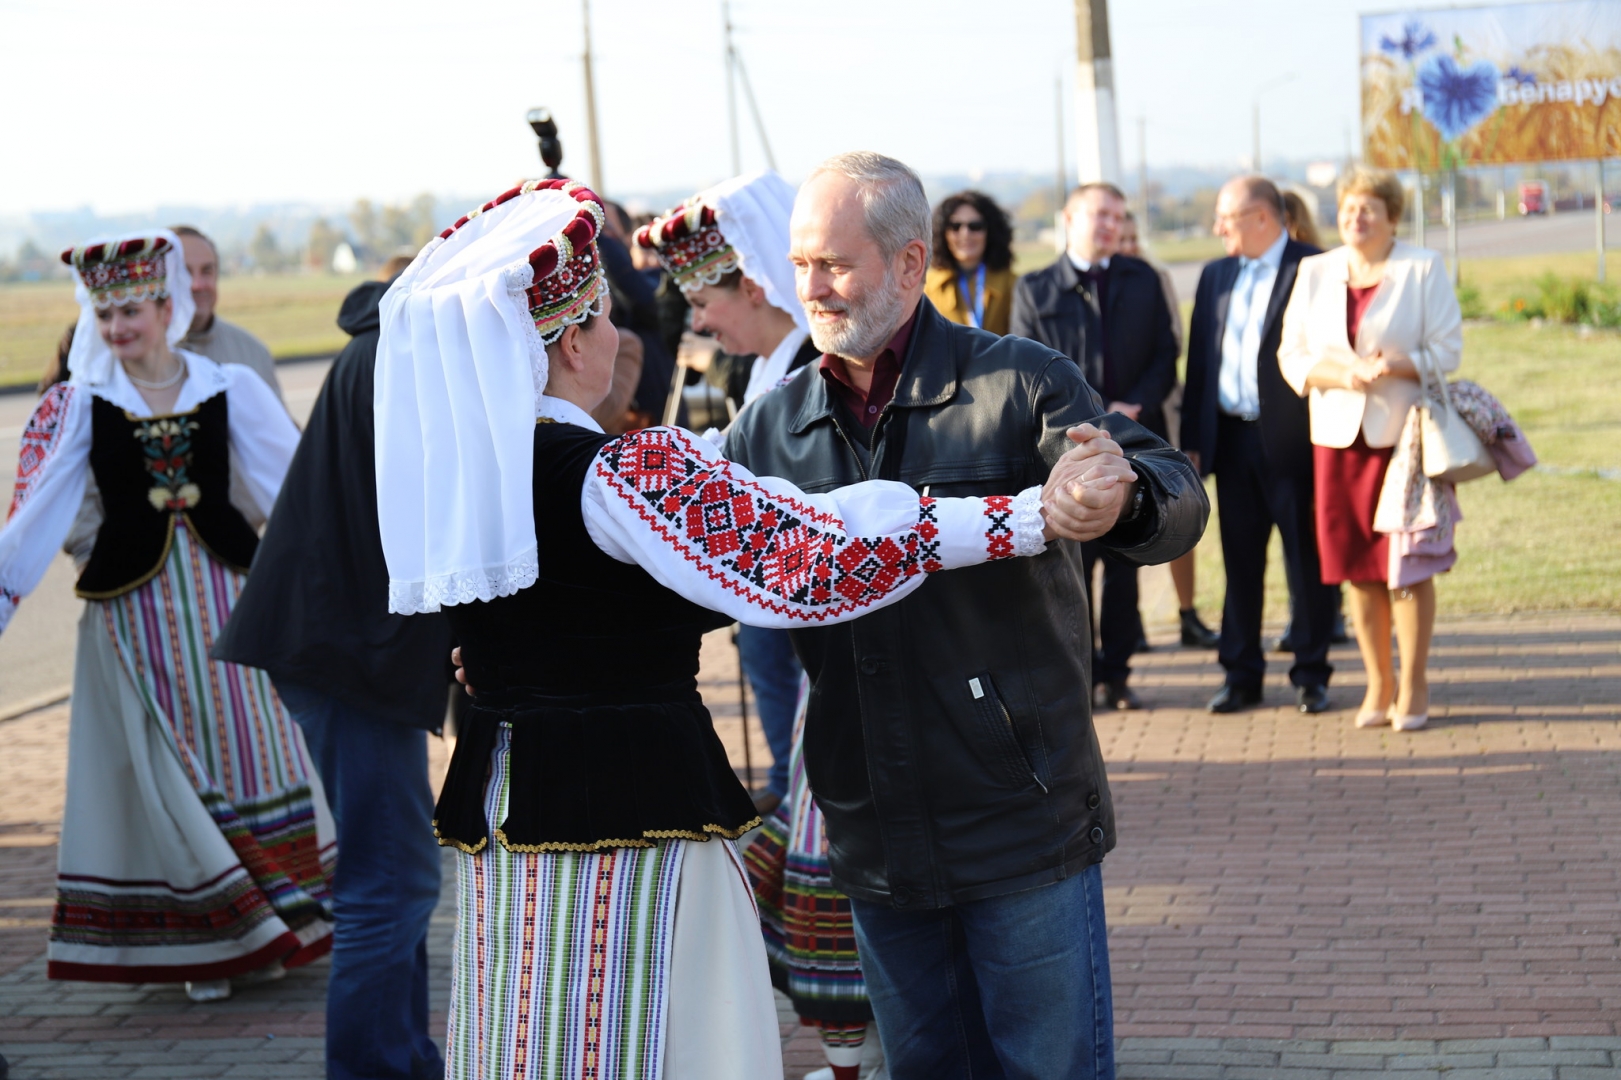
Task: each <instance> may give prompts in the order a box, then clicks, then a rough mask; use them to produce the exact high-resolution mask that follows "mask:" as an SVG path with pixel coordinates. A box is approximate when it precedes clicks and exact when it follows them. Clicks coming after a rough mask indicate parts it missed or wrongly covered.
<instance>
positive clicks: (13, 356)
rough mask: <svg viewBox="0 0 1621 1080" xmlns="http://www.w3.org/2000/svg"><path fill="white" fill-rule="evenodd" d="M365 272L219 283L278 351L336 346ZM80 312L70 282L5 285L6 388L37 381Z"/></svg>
mask: <svg viewBox="0 0 1621 1080" xmlns="http://www.w3.org/2000/svg"><path fill="white" fill-rule="evenodd" d="M362 280H364V279H363V278H361V277H358V276H356V277H336V276H329V275H324V274H309V275H303V274H280V275H270V276H266V277H230V278H226V279H225V280H223V281H221V282H220V290H219V291H220V305H219V311H220V314H221V315H222V316H224V317H225V318H226V319H229V320H230V321H231V322H234V323H237V324H239V325H241V326H243V327H246V328H247V329H248V330H249V331H251V332H252V333H254V334H256V335H258V336H259V338H260V339H261V340H263V341H264V342H265V344H267V345H269V346H270V351H271V352H272V353H274V354H275V355H276V356H300V355H306V354H308V353H319V352H328V351H334V352H335V351H336V350H338V349H341V348H343V346H344V344H345V343H346V342H347V341H348V340H349V336H348V335H347V334H345V333H344V332H343V331H342V330H339V329H338V325H337V322H336V319H337V316H338V305H339V304H341V303H342V302H343V298H344V296H345V295H346V294H347V293H348V292H349V290H350V289H352V288H354V287H355V285H356V284H357V283H358V282H360V281H362ZM78 317H79V306H78V304H76V303H75V302H74V300H73V286H72V285H71V284H69V283H67V282H55V281H53V282H40V283H28V284H20V285H0V386H5V385H16V384H19V383H31V382H34V381H35V380H36V379H38V378H39V375H40V372H41V371H43V370H44V368H45V365H46V363H47V362H49V360H50V359H51V357H53V356H54V355H55V354H56V342H57V339H58V338H60V337H61V336H62V331H63V330H65V329H66V328H67V327H68V326H69V325H71V324H72V323H73V322H75V321H76V320H77V319H78Z"/></svg>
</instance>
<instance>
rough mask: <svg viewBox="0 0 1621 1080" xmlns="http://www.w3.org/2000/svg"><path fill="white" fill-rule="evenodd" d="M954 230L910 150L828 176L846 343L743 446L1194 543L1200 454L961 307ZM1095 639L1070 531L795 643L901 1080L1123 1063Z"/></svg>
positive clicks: (824, 788)
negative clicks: (968, 317) (1104, 873)
mask: <svg viewBox="0 0 1621 1080" xmlns="http://www.w3.org/2000/svg"><path fill="white" fill-rule="evenodd" d="M929 228H930V225H929V205H928V201H927V200H926V199H925V198H924V194H923V187H922V184H921V183H919V181H918V178H917V176H916V174H915V173H913V172H912V170H911V169H909V168H907V167H906V166H905V165H903V164H901V163H900V162H898V161H895V160H893V159H891V158H887V157H883V156H881V155H879V154H873V153H851V154H842V155H840V156H838V157H835V158H832V159H830V160H829V161H826V162H824V163H823V164H822V165H821V166H820V167H819V168H817V169H816V170H815V171H814V172H813V173H812V174H811V176H810V178H809V179H808V180H807V181H806V182H805V185H804V186H803V187H802V188H801V189H800V192H799V196H798V199H797V201H796V203H795V206H794V214H793V219H792V223H791V238H792V244H791V251H790V257H791V258H792V260H793V262H794V266H795V270H796V288H797V290H798V293H799V299H800V300H801V302H803V303H804V305H805V309H806V311H807V313H808V314H809V316H810V320H811V337H812V340H813V341H814V343H815V345H816V347H817V348H818V349H820V350H821V351H822V353H823V355H822V357H821V360H820V362H819V363H815V364H811V365H808V366H807V367H806V368H804V369H802V370H801V372H800V374H799V375H798V376H797V377H795V378H794V379H792V380H791V381H789V382H788V383H787V384H786V385H784V386H783V387H781V388H780V389H778V390H775V391H773V392H771V393H769V394H767V395H766V396H765V397H763V398H760V399H759V400H757V401H756V402H754V403H753V404H752V405H750V406H749V407H748V408H746V409H744V411H743V413H742V414H741V415H740V416H739V418H738V420H737V423H736V424H735V425H734V426H733V427H732V429H731V432H730V434H729V436H728V439H727V443H726V449H727V453H728V455H729V456H730V457H732V458H733V459H734V460H736V461H738V462H739V463H741V464H743V465H745V466H747V467H748V468H750V469H751V470H753V471H754V472H755V473H757V474H759V475H775V476H782V477H786V478H788V479H790V480H792V481H793V482H794V483H796V484H798V485H800V486H801V487H803V488H804V489H805V490H807V491H814V492H822V491H830V490H832V489H833V488H836V487H838V486H840V485H842V484H849V483H855V482H858V481H861V480H866V479H873V478H881V479H889V480H897V481H900V482H902V483H905V484H908V485H910V486H912V487H914V488H916V489H917V490H919V491H921V492H922V493H924V494H925V495H928V494H934V495H940V496H945V495H994V494H998V493H1001V492H1005V491H1019V490H1022V489H1023V488H1025V487H1027V486H1029V485H1032V484H1042V485H1045V487H1044V499H1045V507H1046V512H1047V515H1048V520H1049V522H1057V521H1062V522H1063V524H1064V526H1065V527H1064V528H1062V529H1059V530H1058V531H1060V532H1061V533H1062V534H1063V535H1065V536H1070V537H1074V538H1077V539H1080V540H1094V539H1095V540H1097V541H1098V542H1100V543H1102V544H1103V545H1105V546H1107V547H1108V548H1109V549H1110V550H1112V551H1114V552H1117V553H1118V554H1119V555H1121V556H1122V557H1124V558H1127V559H1131V560H1133V561H1135V562H1139V563H1159V562H1166V561H1169V560H1170V559H1173V558H1175V557H1176V556H1178V555H1180V554H1182V553H1183V552H1185V551H1187V550H1189V549H1191V548H1192V547H1193V545H1194V544H1195V543H1197V541H1198V539H1199V536H1200V534H1201V533H1202V532H1203V530H1204V523H1205V519H1206V517H1207V516H1208V514H1209V503H1208V501H1207V500H1206V498H1205V494H1204V489H1203V488H1202V486H1201V485H1200V484H1199V481H1198V478H1197V477H1196V476H1195V475H1194V472H1193V470H1192V469H1191V468H1190V467H1189V465H1188V463H1187V460H1186V459H1185V458H1183V457H1182V455H1181V454H1180V453H1178V452H1177V451H1175V450H1173V449H1172V448H1170V447H1169V446H1167V445H1166V444H1165V443H1164V442H1163V441H1162V440H1160V439H1158V438H1156V437H1155V436H1154V435H1152V434H1150V433H1149V432H1148V431H1147V430H1145V429H1144V428H1142V427H1140V426H1138V425H1137V424H1136V423H1134V422H1132V421H1130V420H1128V419H1126V418H1125V417H1124V416H1122V415H1119V414H1110V415H1105V413H1104V409H1103V404H1102V402H1101V401H1100V400H1099V399H1098V396H1097V394H1096V393H1095V392H1094V391H1093V389H1092V388H1091V387H1089V386H1087V384H1086V381H1085V379H1084V378H1083V376H1082V375H1081V372H1080V369H1079V368H1077V367H1076V366H1075V364H1073V363H1071V362H1070V361H1069V360H1068V359H1067V358H1065V357H1064V356H1063V355H1062V354H1060V353H1058V352H1055V351H1054V350H1052V349H1049V348H1047V347H1045V346H1043V345H1039V344H1037V343H1035V342H1033V341H1028V340H1025V339H1022V338H1015V337H998V336H996V335H994V334H990V333H986V332H984V331H981V330H976V329H973V328H971V327H967V326H959V325H957V324H955V323H952V322H949V321H948V320H946V319H945V318H944V317H943V316H941V315H940V314H939V313H938V312H937V311H935V310H934V308H933V307H932V306H931V305H930V304H929V303H928V301H927V300H925V299H923V278H924V272H925V270H926V269H927V267H928V264H929V250H930V247H929ZM1066 451H1067V452H1066ZM1009 513H1010V514H1011V513H1013V509H1012V507H1011V505H1010V507H1009ZM923 555H924V558H925V559H926V558H927V557H928V553H927V552H926V551H925V552H924V553H923ZM855 572H856V573H857V574H859V573H860V570H859V569H857V570H856V571H855ZM1089 625H1090V620H1089V619H1088V616H1087V610H1086V590H1085V587H1084V582H1083V579H1082V573H1081V553H1080V545H1079V544H1078V543H1075V542H1073V541H1071V540H1060V541H1054V542H1053V543H1052V544H1050V545H1049V547H1048V550H1047V551H1046V553H1045V554H1042V555H1039V556H1037V557H1035V558H1030V559H1020V560H1007V561H1004V562H998V563H992V564H988V565H986V566H983V567H976V568H973V569H969V570H959V571H949V572H946V573H943V574H941V575H939V577H938V578H937V580H936V581H935V582H934V583H933V584H932V587H931V588H929V589H924V590H920V591H919V592H918V593H916V594H914V595H913V596H911V597H908V598H907V599H906V600H903V601H901V602H900V603H898V604H896V605H894V606H893V607H891V608H889V609H887V610H885V611H882V612H876V613H874V614H872V615H869V616H867V617H866V618H864V619H861V620H858V621H856V622H854V623H851V624H847V625H843V626H837V627H833V626H829V627H820V628H816V629H809V630H798V631H794V632H793V634H794V647H795V650H796V651H797V652H798V654H799V656H800V659H801V660H802V661H803V662H804V664H805V668H806V671H807V672H808V674H809V675H810V678H811V696H810V702H809V706H808V710H809V711H808V715H807V717H806V726H805V735H804V758H805V762H806V768H807V771H808V774H809V777H810V783H811V787H812V790H813V792H814V794H815V795H816V798H817V800H818V802H819V803H820V805H821V808H822V811H823V813H824V815H825V818H826V823H827V834H828V844H829V857H830V861H831V865H832V872H833V878H834V883H835V885H837V887H838V888H839V889H840V890H842V891H843V892H845V893H847V894H848V895H849V896H850V897H851V898H852V901H853V904H854V909H855V919H856V932H857V941H858V944H859V948H860V950H861V957H862V969H863V972H864V974H865V975H866V979H867V985H868V989H869V992H870V994H871V996H872V1004H873V1011H874V1013H875V1014H876V1016H877V1019H878V1026H879V1030H880V1032H881V1034H882V1036H883V1041H884V1046H885V1050H886V1054H887V1056H888V1059H889V1063H890V1070H891V1073H892V1075H893V1076H894V1077H895V1078H896V1080H939V1078H941V1077H967V1076H975V1077H981V1076H984V1077H1010V1078H1013V1077H1017V1078H1029V1080H1036V1078H1040V1080H1058V1078H1070V1077H1073V1078H1083V1077H1084V1078H1091V1077H1110V1076H1113V1070H1114V1057H1113V1054H1114V1051H1113V1035H1112V1026H1113V1019H1112V1007H1111V1001H1110V990H1109V985H1110V984H1109V970H1108V945H1107V940H1106V937H1105V926H1104V917H1103V886H1102V877H1101V871H1100V864H1101V862H1102V860H1103V856H1104V854H1105V853H1106V852H1107V851H1108V850H1109V849H1110V848H1112V847H1113V846H1114V813H1113V809H1112V806H1111V804H1110V799H1109V786H1108V781H1107V779H1106V777H1105V775H1104V763H1103V756H1102V753H1101V751H1100V749H1099V746H1098V740H1097V735H1096V732H1095V731H1094V730H1093V726H1092V716H1091V695H1090V687H1089V686H1088V682H1089V672H1088V658H1089V653H1090V635H1089V633H1088V627H1089Z"/></svg>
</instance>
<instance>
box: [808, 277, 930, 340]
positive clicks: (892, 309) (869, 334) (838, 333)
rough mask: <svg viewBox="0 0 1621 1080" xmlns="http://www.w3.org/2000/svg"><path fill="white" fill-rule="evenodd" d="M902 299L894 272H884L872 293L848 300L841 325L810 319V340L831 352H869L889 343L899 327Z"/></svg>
mask: <svg viewBox="0 0 1621 1080" xmlns="http://www.w3.org/2000/svg"><path fill="white" fill-rule="evenodd" d="M905 303H906V301H905V298H904V297H903V296H902V295H901V291H900V289H899V288H897V287H896V285H895V279H894V276H893V275H890V274H885V275H884V283H883V285H882V286H880V287H879V288H877V289H875V290H873V292H872V295H870V296H865V297H862V298H861V299H860V300H857V301H852V302H851V303H850V306H849V307H848V308H847V309H846V310H845V315H846V321H845V324H844V327H843V328H842V329H840V330H834V329H832V328H831V327H826V326H822V325H820V324H818V323H816V322H812V323H811V343H812V344H814V345H815V346H816V347H817V348H818V349H820V350H821V351H822V352H824V353H832V354H833V355H834V356H843V357H861V356H872V355H873V354H874V353H876V352H878V351H879V350H880V349H882V348H883V347H884V346H885V345H887V344H889V339H890V338H892V337H894V336H895V331H896V330H898V329H900V325H901V322H902V321H903V320H904V319H905V317H906V309H905Z"/></svg>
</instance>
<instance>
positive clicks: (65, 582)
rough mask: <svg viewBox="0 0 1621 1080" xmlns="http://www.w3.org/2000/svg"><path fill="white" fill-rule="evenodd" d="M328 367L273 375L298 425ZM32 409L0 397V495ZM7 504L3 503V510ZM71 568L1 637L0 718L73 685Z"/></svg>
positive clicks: (44, 586)
mask: <svg viewBox="0 0 1621 1080" xmlns="http://www.w3.org/2000/svg"><path fill="white" fill-rule="evenodd" d="M329 366H330V364H329V362H327V361H306V362H303V363H296V364H283V365H281V367H279V368H278V369H277V374H278V376H279V377H280V379H281V385H282V393H283V395H284V397H285V399H286V402H287V408H288V410H289V411H290V412H291V413H292V414H293V418H294V419H295V420H297V421H298V422H299V423H300V424H302V423H303V422H304V419H305V417H307V416H309V414H310V408H311V406H313V405H314V404H315V395H316V394H317V393H319V392H320V389H321V382H322V380H323V379H325V378H326V371H327V368H328V367H329ZM33 409H34V397H33V396H32V395H31V394H8V395H4V396H0V447H3V448H4V452H3V457H0V492H6V493H8V496H9V493H10V491H11V486H12V483H13V481H15V479H16V475H17V457H16V452H15V451H14V450H12V449H11V448H12V447H15V446H16V445H17V440H18V439H19V438H20V437H21V435H22V430H23V425H24V424H26V423H27V422H28V416H29V414H30V413H31V412H33ZM10 501H11V500H10V498H9V497H8V498H7V499H6V503H7V505H9V504H10ZM77 576H78V575H77V574H75V573H74V570H73V563H72V560H70V559H69V558H68V557H67V556H66V555H58V556H57V558H56V561H55V562H54V563H52V564H51V568H50V570H49V571H48V572H47V573H46V575H45V579H44V580H43V581H41V582H40V584H39V588H37V589H35V590H34V592H33V594H32V595H30V596H29V597H27V598H26V599H25V600H24V601H23V602H22V605H21V606H20V607H19V608H18V609H17V614H16V615H15V616H14V617H13V618H12V620H11V625H10V626H9V627H8V628H7V629H6V632H5V633H4V634H0V717H3V716H5V715H6V714H7V713H8V712H10V711H12V710H13V709H15V708H16V707H17V706H19V705H22V704H24V703H26V702H30V701H39V700H49V699H51V698H54V697H58V696H61V695H62V694H65V693H66V692H67V690H68V687H69V686H71V685H72V683H73V648H74V641H75V639H76V636H77V629H78V621H79V615H80V613H81V612H82V611H83V610H84V601H82V600H79V599H77V598H76V597H75V596H74V595H73V581H74V579H75V578H76V577H77Z"/></svg>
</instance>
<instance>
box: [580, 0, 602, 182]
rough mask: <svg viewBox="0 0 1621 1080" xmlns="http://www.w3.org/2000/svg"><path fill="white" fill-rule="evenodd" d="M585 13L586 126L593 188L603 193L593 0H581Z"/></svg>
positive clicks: (581, 6)
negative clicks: (593, 56) (593, 57)
mask: <svg viewBox="0 0 1621 1080" xmlns="http://www.w3.org/2000/svg"><path fill="white" fill-rule="evenodd" d="M580 8H581V10H582V11H583V13H584V15H585V127H586V134H587V135H589V136H590V137H591V147H590V149H591V190H592V191H595V192H596V193H597V194H598V195H601V194H602V188H603V181H602V142H601V140H600V139H598V137H597V85H596V82H595V80H593V79H592V77H591V0H580Z"/></svg>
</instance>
